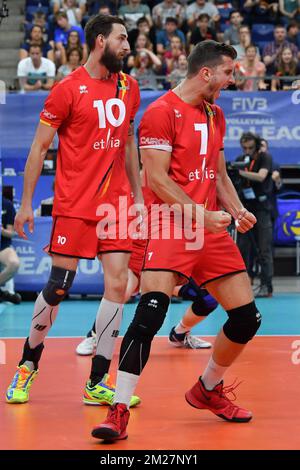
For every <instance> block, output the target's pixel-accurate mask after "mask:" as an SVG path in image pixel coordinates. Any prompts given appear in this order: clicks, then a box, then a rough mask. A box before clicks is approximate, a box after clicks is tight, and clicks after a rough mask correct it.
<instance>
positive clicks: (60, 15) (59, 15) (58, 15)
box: [55, 10, 68, 20]
mask: <svg viewBox="0 0 300 470" xmlns="http://www.w3.org/2000/svg"><path fill="white" fill-rule="evenodd" d="M58 18H65V19H66V20H67V19H68V15H67V13H66V12H65V11H64V10H59V11H58V12H57V13H56V15H55V19H56V20H57V19H58Z"/></svg>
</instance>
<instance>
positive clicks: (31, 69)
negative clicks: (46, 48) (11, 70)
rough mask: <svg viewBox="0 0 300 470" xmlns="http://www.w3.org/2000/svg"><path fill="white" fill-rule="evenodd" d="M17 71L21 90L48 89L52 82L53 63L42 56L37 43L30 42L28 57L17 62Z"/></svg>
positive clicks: (53, 73) (53, 75)
mask: <svg viewBox="0 0 300 470" xmlns="http://www.w3.org/2000/svg"><path fill="white" fill-rule="evenodd" d="M17 73H18V78H19V83H20V88H21V90H22V91H33V90H50V88H51V87H52V85H53V83H54V77H55V65H54V63H53V62H52V61H51V60H49V59H46V58H45V57H42V48H41V46H40V45H39V44H31V46H30V48H29V57H27V58H26V59H23V60H21V61H20V62H19V64H18V72H17Z"/></svg>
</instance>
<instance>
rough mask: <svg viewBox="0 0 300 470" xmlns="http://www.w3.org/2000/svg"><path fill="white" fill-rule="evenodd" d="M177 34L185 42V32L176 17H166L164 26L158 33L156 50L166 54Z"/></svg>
mask: <svg viewBox="0 0 300 470" xmlns="http://www.w3.org/2000/svg"><path fill="white" fill-rule="evenodd" d="M174 36H177V37H179V38H180V39H181V41H182V43H183V44H185V37H184V34H183V32H182V31H181V30H180V29H178V21H177V19H176V18H172V17H170V18H166V22H165V25H164V28H163V29H162V30H161V31H157V33H156V50H157V53H158V54H164V53H165V52H166V50H168V49H170V47H171V39H172V38H173V37H174Z"/></svg>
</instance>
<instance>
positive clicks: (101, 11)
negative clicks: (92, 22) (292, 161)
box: [98, 3, 112, 16]
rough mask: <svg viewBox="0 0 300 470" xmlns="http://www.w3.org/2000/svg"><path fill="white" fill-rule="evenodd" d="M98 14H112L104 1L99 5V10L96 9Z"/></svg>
mask: <svg viewBox="0 0 300 470" xmlns="http://www.w3.org/2000/svg"><path fill="white" fill-rule="evenodd" d="M98 14H99V15H104V16H108V15H112V11H111V9H110V7H109V6H108V5H107V4H105V3H104V4H103V5H100V7H99V10H98Z"/></svg>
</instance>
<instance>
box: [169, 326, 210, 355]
mask: <svg viewBox="0 0 300 470" xmlns="http://www.w3.org/2000/svg"><path fill="white" fill-rule="evenodd" d="M169 343H170V344H172V346H175V348H186V349H209V348H211V347H212V344H211V343H209V342H208V341H204V339H201V338H198V337H197V336H193V335H191V334H190V332H189V331H187V332H186V333H176V331H175V326H173V328H172V330H171V331H170V334H169Z"/></svg>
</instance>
